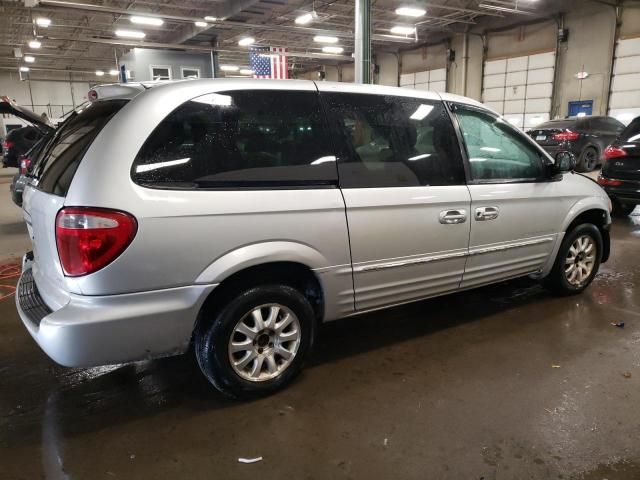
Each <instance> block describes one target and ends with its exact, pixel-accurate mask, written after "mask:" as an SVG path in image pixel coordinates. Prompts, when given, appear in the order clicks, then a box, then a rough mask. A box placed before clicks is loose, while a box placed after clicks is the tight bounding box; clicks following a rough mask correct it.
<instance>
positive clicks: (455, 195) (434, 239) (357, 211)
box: [343, 185, 470, 310]
mask: <svg viewBox="0 0 640 480" xmlns="http://www.w3.org/2000/svg"><path fill="white" fill-rule="evenodd" d="M343 195H344V199H345V203H346V205H347V220H348V225H349V234H350V239H351V252H352V261H353V274H354V284H355V290H356V308H357V309H358V310H364V309H370V308H375V307H378V306H382V305H389V304H395V303H402V302H406V301H409V300H415V299H418V298H424V297H427V296H431V295H435V294H439V293H444V292H450V291H454V290H456V289H457V288H458V286H459V284H460V281H461V280H462V273H463V271H464V264H465V257H466V255H467V246H468V243H469V224H470V222H469V219H468V212H469V207H470V197H469V191H468V190H467V187H465V186H463V185H460V186H446V187H412V188H362V189H357V188H353V189H344V190H343ZM448 210H463V211H465V212H466V214H467V219H466V221H465V222H463V223H458V224H442V223H440V220H439V217H440V213H441V212H443V211H448Z"/></svg>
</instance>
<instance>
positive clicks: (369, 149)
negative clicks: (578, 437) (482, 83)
mask: <svg viewBox="0 0 640 480" xmlns="http://www.w3.org/2000/svg"><path fill="white" fill-rule="evenodd" d="M114 92H115V93H114V94H112V95H111V96H106V97H101V96H100V95H98V94H96V93H95V92H93V94H92V95H90V98H93V100H94V101H93V102H92V103H91V104H90V105H88V106H86V107H84V108H83V109H81V110H80V111H79V112H77V113H76V114H75V115H74V116H73V117H72V118H70V119H69V120H68V121H67V122H65V123H64V124H63V125H62V126H61V127H60V128H58V130H57V131H56V133H55V137H54V138H53V140H52V141H51V142H50V144H49V145H48V146H47V149H48V151H47V152H46V154H45V155H44V156H43V158H42V160H41V161H40V162H39V163H38V165H36V167H35V170H34V172H33V176H34V178H33V179H32V181H31V184H30V185H29V186H27V188H26V190H25V193H24V207H23V208H24V218H25V220H26V222H27V225H28V230H29V233H30V235H31V239H32V243H33V251H32V252H29V253H27V254H26V255H25V258H24V262H23V273H22V277H21V279H20V282H19V286H18V291H17V295H16V304H17V308H18V312H19V314H20V317H21V319H22V321H23V322H24V324H25V326H26V328H27V329H28V331H29V332H30V334H31V335H32V336H33V338H34V339H35V340H36V342H37V343H38V344H39V345H40V347H41V348H42V349H43V350H44V351H45V352H46V353H47V354H48V355H49V356H50V357H51V358H52V359H53V360H55V361H56V362H58V363H60V364H62V365H66V366H97V365H104V364H117V363H124V362H132V361H138V360H145V359H151V358H156V357H161V356H167V355H175V354H180V353H184V352H187V351H189V350H193V351H194V354H195V356H196V357H197V361H198V363H199V365H200V367H201V369H202V372H203V373H204V375H205V376H206V377H207V379H208V380H209V381H210V382H211V383H212V384H213V385H214V386H215V387H216V388H218V389H219V390H220V391H222V392H223V393H225V394H228V395H231V396H235V397H245V398H246V397H251V396H257V395H263V394H267V393H270V392H273V391H275V390H277V389H279V388H281V387H283V386H284V385H285V384H287V383H289V382H290V381H291V380H292V379H293V377H294V376H295V375H296V374H297V373H298V372H299V371H300V369H301V367H302V364H303V362H304V360H305V358H306V357H307V356H308V354H309V352H310V350H311V347H312V345H313V340H314V335H315V333H316V330H317V326H318V325H319V324H320V323H322V322H326V321H330V320H335V319H338V318H341V317H346V316H350V315H355V314H360V313H363V312H368V311H372V310H376V309H381V308H386V307H390V306H393V305H399V304H403V303H406V302H413V301H416V300H422V299H425V298H429V297H434V296H437V295H443V294H447V293H451V292H457V291H460V290H465V289H470V288H475V287H479V286H481V285H486V284H490V283H494V282H499V281H502V280H505V279H510V278H514V277H520V276H526V275H528V276H531V277H533V278H538V279H540V280H542V281H543V282H544V284H545V285H546V286H548V287H549V289H551V290H552V291H553V292H556V293H558V294H574V293H579V292H581V291H582V290H584V289H585V288H586V287H587V286H588V285H589V283H590V282H591V281H592V280H593V278H594V276H595V275H596V273H597V271H598V268H599V265H600V263H601V262H604V261H606V260H607V258H608V257H609V233H608V232H609V226H610V222H611V219H610V203H609V200H608V198H607V196H606V194H605V193H604V191H603V190H602V189H601V188H600V187H599V186H598V185H597V184H596V183H595V182H594V181H592V180H590V179H588V178H585V177H583V176H581V175H577V174H573V173H571V172H570V171H569V170H570V168H571V165H570V164H571V158H570V157H569V156H568V155H561V156H560V157H559V159H558V160H556V161H555V162H554V160H553V159H551V157H549V156H548V155H547V154H546V153H545V152H544V150H542V149H541V148H540V147H539V146H538V145H536V143H535V142H533V141H532V140H531V139H530V138H529V137H528V136H526V135H525V134H523V133H522V132H521V131H519V130H518V129H516V128H514V127H513V126H511V125H510V124H509V123H508V122H506V121H505V120H504V119H503V118H502V117H500V116H499V115H497V114H495V113H494V112H492V111H490V110H488V109H486V108H485V107H483V106H482V105H481V104H479V103H477V102H475V101H473V100H470V99H467V98H463V97H458V96H455V95H450V94H438V93H431V92H424V91H417V90H408V89H399V88H391V87H382V86H362V85H352V84H344V83H330V82H312V81H297V80H289V81H272V80H249V79H216V80H199V81H184V82H175V83H171V84H165V85H159V86H154V87H153V88H148V89H145V88H138V89H133V88H132V89H129V90H128V89H127V88H124V87H123V88H120V89H118V88H116V89H115V90H114ZM132 92H133V93H132Z"/></svg>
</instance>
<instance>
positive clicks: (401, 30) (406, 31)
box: [391, 25, 416, 35]
mask: <svg viewBox="0 0 640 480" xmlns="http://www.w3.org/2000/svg"><path fill="white" fill-rule="evenodd" d="M415 32H416V27H406V26H402V25H397V26H395V27H392V28H391V33H394V34H396V35H411V34H413V33H415Z"/></svg>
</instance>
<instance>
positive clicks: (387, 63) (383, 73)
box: [375, 53, 398, 87]
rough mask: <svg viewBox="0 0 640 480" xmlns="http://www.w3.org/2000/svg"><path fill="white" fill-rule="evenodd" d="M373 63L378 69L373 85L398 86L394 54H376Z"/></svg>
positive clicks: (396, 61) (396, 58)
mask: <svg viewBox="0 0 640 480" xmlns="http://www.w3.org/2000/svg"><path fill="white" fill-rule="evenodd" d="M375 62H376V64H377V65H378V66H379V67H380V73H379V74H378V75H377V76H376V77H377V78H376V79H375V80H376V81H375V83H377V84H379V85H388V86H390V87H397V86H398V56H397V55H396V54H394V53H378V54H376V56H375Z"/></svg>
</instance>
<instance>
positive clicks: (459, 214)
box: [440, 209, 467, 225]
mask: <svg viewBox="0 0 640 480" xmlns="http://www.w3.org/2000/svg"><path fill="white" fill-rule="evenodd" d="M466 221H467V211H466V210H464V209H460V210H444V211H442V212H440V223H442V224H443V225H455V224H457V223H464V222H466Z"/></svg>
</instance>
